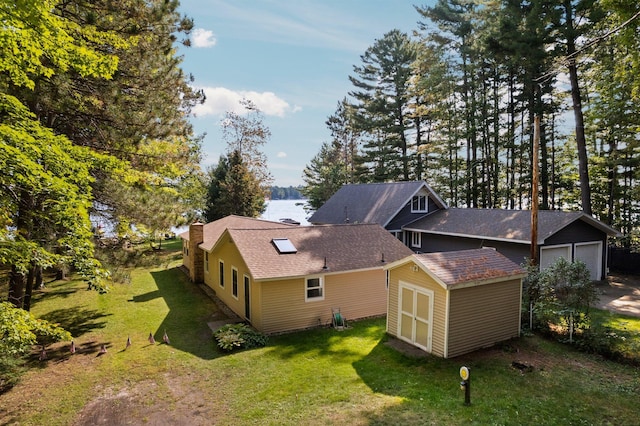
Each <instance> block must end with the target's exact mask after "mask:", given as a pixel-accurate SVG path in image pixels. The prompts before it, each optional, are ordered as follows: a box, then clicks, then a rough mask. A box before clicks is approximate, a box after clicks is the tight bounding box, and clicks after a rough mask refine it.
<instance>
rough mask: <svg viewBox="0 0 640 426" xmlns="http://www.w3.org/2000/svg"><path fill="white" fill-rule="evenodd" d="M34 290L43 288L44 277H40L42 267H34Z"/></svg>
mask: <svg viewBox="0 0 640 426" xmlns="http://www.w3.org/2000/svg"><path fill="white" fill-rule="evenodd" d="M35 288H38V289H39V288H44V277H43V275H42V266H36V282H35Z"/></svg>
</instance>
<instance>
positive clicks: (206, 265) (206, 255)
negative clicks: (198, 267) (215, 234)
mask: <svg viewBox="0 0 640 426" xmlns="http://www.w3.org/2000/svg"><path fill="white" fill-rule="evenodd" d="M204 272H206V273H207V274H208V273H209V252H208V251H205V252H204Z"/></svg>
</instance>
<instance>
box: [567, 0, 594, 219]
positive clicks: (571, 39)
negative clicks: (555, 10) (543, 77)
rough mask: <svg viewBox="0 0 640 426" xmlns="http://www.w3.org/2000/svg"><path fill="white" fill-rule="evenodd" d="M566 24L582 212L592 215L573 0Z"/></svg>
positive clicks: (569, 4)
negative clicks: (576, 56)
mask: <svg viewBox="0 0 640 426" xmlns="http://www.w3.org/2000/svg"><path fill="white" fill-rule="evenodd" d="M564 8H565V21H566V22H565V24H566V37H567V57H568V58H569V81H570V82H571V100H572V101H573V115H574V118H575V122H576V145H577V148H578V174H579V176H580V200H581V202H582V211H583V212H585V213H586V214H588V215H591V214H592V212H591V186H590V182H589V164H588V161H589V160H588V157H587V141H586V138H585V135H584V116H583V113H582V96H581V95H580V86H579V84H578V67H577V65H576V60H575V53H576V44H575V31H574V28H573V9H572V7H571V0H565V1H564Z"/></svg>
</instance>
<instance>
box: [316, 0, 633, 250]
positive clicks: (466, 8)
mask: <svg viewBox="0 0 640 426" xmlns="http://www.w3.org/2000/svg"><path fill="white" fill-rule="evenodd" d="M416 12H417V17H418V19H419V22H418V27H417V28H416V30H415V31H414V32H413V33H412V34H406V33H403V32H402V31H399V30H392V31H389V32H387V33H386V34H384V35H383V37H381V38H380V39H377V40H375V42H374V43H373V45H372V46H371V47H369V48H368V49H367V50H366V51H365V52H364V54H363V55H361V63H360V64H358V65H355V66H354V67H353V74H352V75H351V76H349V78H350V81H351V83H352V85H353V90H351V91H350V92H349V93H348V94H347V96H345V97H344V99H342V100H341V101H339V102H338V104H337V108H336V111H335V113H334V114H332V115H331V116H329V117H328V119H327V121H326V124H327V126H328V128H329V130H330V132H331V140H330V141H328V142H325V143H324V144H323V145H322V147H321V149H320V151H319V152H318V153H317V154H316V156H315V157H314V158H313V159H312V160H311V161H310V163H309V164H308V165H307V166H306V168H305V170H304V175H303V179H304V181H305V184H306V185H305V187H304V190H303V193H304V194H305V195H306V196H307V197H308V198H309V203H310V204H311V206H312V207H314V208H318V207H319V206H321V205H322V204H323V203H324V202H325V201H326V200H327V199H328V198H329V197H330V196H331V195H332V194H333V193H334V192H335V191H336V190H337V189H338V188H339V187H340V186H342V185H344V184H346V183H368V182H389V181H399V180H416V179H418V180H419V179H424V180H426V181H427V182H428V183H429V184H430V185H431V186H432V187H433V188H434V189H435V190H436V191H437V192H438V193H439V194H440V195H441V196H442V197H443V198H444V199H445V200H446V201H447V202H448V203H449V204H450V205H451V206H454V207H479V208H509V209H526V208H528V207H529V206H530V205H531V197H532V194H531V187H532V182H531V180H532V170H533V164H532V158H533V152H532V149H533V148H532V147H533V138H534V123H535V122H536V117H537V118H538V119H539V122H540V128H539V133H538V134H539V142H540V143H539V146H540V149H539V156H538V157H539V164H537V166H538V167H539V170H540V186H539V187H540V193H539V194H536V196H537V197H539V203H540V208H542V209H564V210H566V209H578V210H582V211H584V212H585V213H588V214H593V215H594V216H595V217H596V218H598V219H600V220H602V221H603V222H605V223H607V224H610V225H611V226H613V227H615V228H617V229H619V230H621V231H622V232H623V234H624V235H625V238H624V239H623V240H621V243H622V244H624V245H627V246H628V245H631V244H635V243H636V239H637V236H638V235H637V233H638V229H639V228H638V225H639V223H638V221H639V217H640V216H639V211H638V209H639V200H640V197H639V196H638V195H639V191H640V186H639V185H638V183H637V181H638V178H639V173H640V172H639V169H638V167H637V166H638V161H640V156H639V155H638V149H639V148H638V143H639V133H638V129H639V128H640V127H639V124H640V114H639V112H640V111H638V109H639V108H640V103H639V102H638V100H639V97H640V53H639V52H640V36H639V35H638V34H640V18H638V17H639V15H640V5H638V4H637V2H636V1H635V0H620V1H610V0H602V1H595V0H528V1H522V0H502V1H498V2H489V3H488V2H483V1H478V0H439V1H438V2H437V3H436V4H435V5H434V6H433V7H419V6H416Z"/></svg>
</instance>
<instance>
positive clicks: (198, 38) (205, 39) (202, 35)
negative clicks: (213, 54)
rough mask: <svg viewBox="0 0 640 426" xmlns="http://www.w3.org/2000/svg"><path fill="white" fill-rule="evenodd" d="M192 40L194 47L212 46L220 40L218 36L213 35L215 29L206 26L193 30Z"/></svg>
mask: <svg viewBox="0 0 640 426" xmlns="http://www.w3.org/2000/svg"><path fill="white" fill-rule="evenodd" d="M191 41H192V42H193V47H212V46H215V45H216V43H217V42H218V41H217V40H216V36H215V35H213V31H210V30H205V29H204V28H196V29H195V30H193V34H192V36H191Z"/></svg>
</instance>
